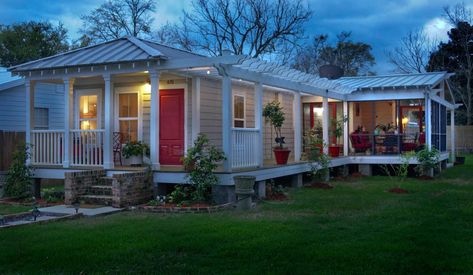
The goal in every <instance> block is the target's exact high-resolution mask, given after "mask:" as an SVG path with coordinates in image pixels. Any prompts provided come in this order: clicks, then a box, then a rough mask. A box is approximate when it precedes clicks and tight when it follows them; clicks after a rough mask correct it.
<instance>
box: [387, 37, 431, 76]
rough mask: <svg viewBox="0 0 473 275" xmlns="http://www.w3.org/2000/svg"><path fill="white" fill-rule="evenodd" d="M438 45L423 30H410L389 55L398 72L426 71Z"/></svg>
mask: <svg viewBox="0 0 473 275" xmlns="http://www.w3.org/2000/svg"><path fill="white" fill-rule="evenodd" d="M436 45H437V43H436V42H435V41H433V40H432V39H430V38H429V37H427V35H426V34H425V33H424V32H423V31H422V30H415V31H410V32H409V33H408V34H407V35H406V36H404V37H402V38H401V41H400V45H399V46H398V47H395V48H394V49H393V50H392V51H390V52H388V53H387V55H388V57H389V62H390V63H391V64H393V65H394V67H395V70H396V71H397V72H401V73H424V72H425V71H426V67H427V63H428V62H429V57H430V55H431V54H432V52H433V51H434V50H435V46H436Z"/></svg>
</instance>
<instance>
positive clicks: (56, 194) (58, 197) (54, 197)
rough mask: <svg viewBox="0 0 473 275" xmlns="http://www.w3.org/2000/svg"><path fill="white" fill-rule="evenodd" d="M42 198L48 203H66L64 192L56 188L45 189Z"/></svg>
mask: <svg viewBox="0 0 473 275" xmlns="http://www.w3.org/2000/svg"><path fill="white" fill-rule="evenodd" d="M41 197H42V198H43V199H44V200H46V201H47V202H61V201H64V192H63V191H59V190H56V189H54V188H43V190H42V191H41Z"/></svg>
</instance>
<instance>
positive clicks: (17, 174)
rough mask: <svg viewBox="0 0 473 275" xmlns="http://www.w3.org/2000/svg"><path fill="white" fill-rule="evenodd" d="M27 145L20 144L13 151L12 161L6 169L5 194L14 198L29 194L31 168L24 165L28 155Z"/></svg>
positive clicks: (21, 197) (24, 196) (25, 196)
mask: <svg viewBox="0 0 473 275" xmlns="http://www.w3.org/2000/svg"><path fill="white" fill-rule="evenodd" d="M28 151H29V146H28V145H25V144H21V145H19V146H18V148H17V150H16V151H15V152H14V153H13V162H12V164H11V166H10V168H9V169H8V173H7V182H6V185H5V194H6V195H7V196H9V197H14V198H20V199H23V198H27V197H29V196H30V195H31V176H32V169H31V167H30V166H28V165H26V160H27V159H28V158H29V157H30V153H29V152H28Z"/></svg>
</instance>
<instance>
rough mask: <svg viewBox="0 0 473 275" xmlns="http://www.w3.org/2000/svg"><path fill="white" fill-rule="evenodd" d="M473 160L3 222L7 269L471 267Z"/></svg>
mask: <svg viewBox="0 0 473 275" xmlns="http://www.w3.org/2000/svg"><path fill="white" fill-rule="evenodd" d="M472 161H473V159H472V158H470V159H468V162H467V164H466V165H464V166H459V167H455V168H452V169H450V170H448V171H447V172H445V173H444V174H443V175H442V176H441V177H440V178H438V179H436V180H434V181H420V180H415V179H409V180H408V181H406V182H405V183H403V184H402V188H405V189H408V190H409V191H411V193H410V194H407V195H399V194H392V193H388V192H385V190H387V189H389V188H392V187H395V183H393V182H390V181H389V180H388V179H387V178H386V177H370V178H362V179H353V180H351V181H347V182H335V183H334V185H335V188H334V189H332V190H319V189H300V190H294V191H291V192H290V197H291V200H290V201H287V202H274V203H268V202H267V203H261V204H259V206H258V209H256V210H255V211H253V212H251V213H234V212H224V213H218V214H212V215H205V214H202V215H165V216H163V215H159V214H137V213H130V212H128V213H121V214H116V215H112V216H106V217H97V218H92V219H85V218H84V219H80V220H73V221H65V222H57V223H50V224H45V225H34V226H25V227H19V228H11V229H7V230H0V247H1V249H0V273H40V272H43V273H80V272H84V273H94V272H100V273H102V272H111V273H125V272H136V273H151V272H153V273H155V272H156V273H167V274H176V273H202V274H223V273H228V274H248V273H252V274H258V273H259V274H262V273H292V274H294V273H295V274H313V273H337V272H338V273H373V274H375V273H427V274H438V273H470V272H472V271H473V163H472Z"/></svg>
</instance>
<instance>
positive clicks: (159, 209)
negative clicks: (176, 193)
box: [138, 202, 234, 214]
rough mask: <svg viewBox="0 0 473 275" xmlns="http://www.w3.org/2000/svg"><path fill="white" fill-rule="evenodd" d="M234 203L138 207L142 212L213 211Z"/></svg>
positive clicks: (228, 207) (222, 209) (231, 205)
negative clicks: (202, 205) (199, 205)
mask: <svg viewBox="0 0 473 275" xmlns="http://www.w3.org/2000/svg"><path fill="white" fill-rule="evenodd" d="M233 208H234V203H232V202H230V203H226V204H220V205H212V206H205V207H192V206H190V207H163V206H149V205H140V206H138V209H139V210H140V211H144V212H153V213H176V214H179V213H181V214H183V213H194V214H198V213H215V212H220V211H224V210H228V209H233Z"/></svg>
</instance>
